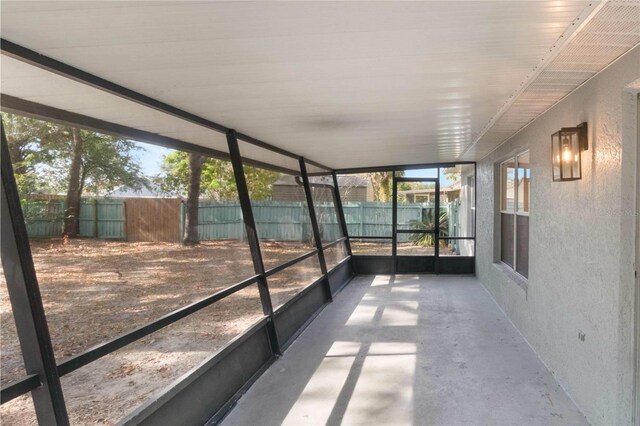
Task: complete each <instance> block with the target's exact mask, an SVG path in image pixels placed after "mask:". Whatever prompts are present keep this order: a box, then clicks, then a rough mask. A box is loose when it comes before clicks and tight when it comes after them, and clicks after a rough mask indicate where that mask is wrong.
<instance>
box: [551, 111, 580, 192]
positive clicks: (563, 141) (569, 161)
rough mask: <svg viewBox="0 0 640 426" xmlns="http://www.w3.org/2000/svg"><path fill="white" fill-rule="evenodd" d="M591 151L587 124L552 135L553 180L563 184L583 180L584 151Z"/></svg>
mask: <svg viewBox="0 0 640 426" xmlns="http://www.w3.org/2000/svg"><path fill="white" fill-rule="evenodd" d="M587 149H589V134H588V132H587V123H586V122H585V123H580V124H578V126H577V127H563V128H562V129H561V130H560V131H558V132H556V133H554V134H553V135H551V153H552V156H553V157H552V161H553V180H554V182H561V181H567V180H578V179H582V151H586V150H587Z"/></svg>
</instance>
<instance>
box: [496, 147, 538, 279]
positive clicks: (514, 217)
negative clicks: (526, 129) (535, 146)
mask: <svg viewBox="0 0 640 426" xmlns="http://www.w3.org/2000/svg"><path fill="white" fill-rule="evenodd" d="M530 180H531V168H530V157H529V151H526V152H523V153H521V154H519V155H516V156H515V157H513V158H510V159H508V160H507V161H505V162H503V163H502V164H501V165H500V260H501V261H502V262H503V263H505V264H506V265H508V266H509V267H511V268H513V269H514V270H515V271H516V272H518V273H519V274H521V275H522V276H524V277H528V276H529V206H530V199H531V195H530V194H531V190H530Z"/></svg>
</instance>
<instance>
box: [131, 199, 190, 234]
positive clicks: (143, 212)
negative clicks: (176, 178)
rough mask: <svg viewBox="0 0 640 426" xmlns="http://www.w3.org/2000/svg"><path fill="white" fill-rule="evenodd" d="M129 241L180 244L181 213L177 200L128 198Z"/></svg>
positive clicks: (180, 202)
mask: <svg viewBox="0 0 640 426" xmlns="http://www.w3.org/2000/svg"><path fill="white" fill-rule="evenodd" d="M121 203H123V204H124V206H125V209H124V210H125V219H126V223H127V226H126V229H127V234H126V239H127V241H150V242H170V243H174V242H176V243H177V242H180V241H181V237H182V234H181V232H180V211H181V207H180V206H181V205H182V201H181V200H179V199H177V198H127V199H126V200H124V201H121Z"/></svg>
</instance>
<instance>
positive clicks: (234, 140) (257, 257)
mask: <svg viewBox="0 0 640 426" xmlns="http://www.w3.org/2000/svg"><path fill="white" fill-rule="evenodd" d="M227 144H228V145H229V155H230V156H231V165H232V166H233V175H234V177H235V180H236V188H237V189H238V198H239V199H240V208H241V209H242V218H243V220H244V225H245V229H246V231H247V241H248V242H249V249H250V250H251V260H252V261H253V268H254V270H255V273H256V275H259V279H258V291H259V292H260V302H261V304H262V311H263V312H264V314H265V315H266V316H268V317H269V322H268V324H267V331H268V333H269V342H270V344H271V350H272V352H273V353H274V354H276V355H282V347H281V346H280V341H279V339H278V332H277V331H276V326H275V322H274V321H275V317H274V315H273V304H272V302H271V295H270V294H269V284H268V282H267V276H266V274H265V269H264V261H263V259H262V252H261V251H260V241H259V240H258V230H257V228H256V221H255V218H254V217H253V209H252V207H251V198H250V197H249V189H248V188H247V180H246V178H245V175H244V167H243V165H242V157H241V155H240V147H239V146H238V135H237V133H236V131H235V130H233V129H232V130H229V131H228V132H227Z"/></svg>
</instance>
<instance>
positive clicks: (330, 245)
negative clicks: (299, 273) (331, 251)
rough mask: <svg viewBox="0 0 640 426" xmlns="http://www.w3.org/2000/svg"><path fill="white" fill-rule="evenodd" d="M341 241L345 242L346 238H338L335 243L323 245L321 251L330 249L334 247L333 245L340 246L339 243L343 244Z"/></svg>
mask: <svg viewBox="0 0 640 426" xmlns="http://www.w3.org/2000/svg"><path fill="white" fill-rule="evenodd" d="M343 241H347V237H340V238H338V239H337V240H335V241H332V242H330V243H327V244H325V245H323V246H322V249H323V250H326V249H328V248H331V247H333V246H335V245H338V244H340V243H341V242H343Z"/></svg>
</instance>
